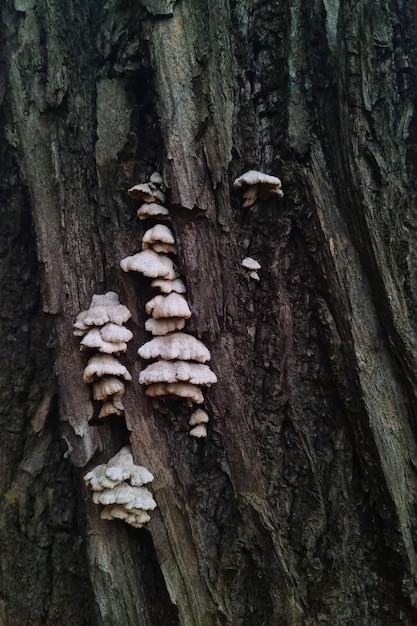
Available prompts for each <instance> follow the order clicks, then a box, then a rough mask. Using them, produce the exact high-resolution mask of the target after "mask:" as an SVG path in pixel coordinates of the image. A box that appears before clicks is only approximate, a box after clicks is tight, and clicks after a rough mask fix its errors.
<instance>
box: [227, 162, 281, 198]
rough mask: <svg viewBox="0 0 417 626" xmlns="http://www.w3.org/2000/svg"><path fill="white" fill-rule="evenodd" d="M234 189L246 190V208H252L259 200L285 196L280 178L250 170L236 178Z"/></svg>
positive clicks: (244, 196) (244, 195)
mask: <svg viewBox="0 0 417 626" xmlns="http://www.w3.org/2000/svg"><path fill="white" fill-rule="evenodd" d="M233 187H234V188H235V189H243V190H244V193H243V198H244V203H243V206H244V207H249V206H252V205H253V204H255V202H256V201H257V200H258V199H260V200H268V198H270V197H271V196H278V197H279V198H282V197H283V196H284V192H283V191H282V189H281V181H280V179H279V178H277V177H276V176H269V175H268V174H263V173H262V172H258V171H256V170H249V171H248V172H245V173H244V174H242V176H239V178H236V180H235V181H234V183H233Z"/></svg>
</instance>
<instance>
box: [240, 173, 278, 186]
mask: <svg viewBox="0 0 417 626" xmlns="http://www.w3.org/2000/svg"><path fill="white" fill-rule="evenodd" d="M259 184H262V185H268V186H271V187H277V188H278V189H280V188H281V181H280V179H279V178H277V177H276V176H270V175H269V174H264V173H263V172H258V171H257V170H249V171H248V172H245V173H244V174H242V176H239V178H236V180H235V181H234V182H233V187H234V189H240V188H241V187H249V186H251V185H259Z"/></svg>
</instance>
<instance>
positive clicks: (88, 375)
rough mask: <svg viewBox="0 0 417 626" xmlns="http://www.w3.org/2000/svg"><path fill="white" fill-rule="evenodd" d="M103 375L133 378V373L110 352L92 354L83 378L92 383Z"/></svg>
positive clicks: (126, 378)
mask: <svg viewBox="0 0 417 626" xmlns="http://www.w3.org/2000/svg"><path fill="white" fill-rule="evenodd" d="M102 376H121V377H122V378H124V379H125V380H132V377H131V375H130V374H129V372H128V371H127V369H126V368H125V366H124V365H122V364H121V363H119V361H118V360H117V359H115V358H114V357H113V356H110V355H109V354H95V355H94V356H92V357H91V358H90V359H89V361H88V364H87V367H86V368H85V370H84V376H83V380H84V382H85V383H91V382H93V380H94V379H95V378H101V377H102Z"/></svg>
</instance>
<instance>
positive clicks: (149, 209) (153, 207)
mask: <svg viewBox="0 0 417 626" xmlns="http://www.w3.org/2000/svg"><path fill="white" fill-rule="evenodd" d="M137 216H138V218H139V219H140V220H147V219H149V218H155V217H158V218H159V219H169V211H168V209H167V208H166V207H164V206H161V205H160V204H157V203H156V202H150V203H145V204H142V205H141V206H140V207H139V208H138V210H137Z"/></svg>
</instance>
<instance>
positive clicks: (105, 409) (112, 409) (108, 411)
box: [98, 398, 124, 419]
mask: <svg viewBox="0 0 417 626" xmlns="http://www.w3.org/2000/svg"><path fill="white" fill-rule="evenodd" d="M119 400H120V398H119ZM121 407H122V408H120V403H117V404H116V403H115V402H114V401H113V398H112V399H111V400H107V402H105V403H104V404H103V405H102V407H101V409H100V413H99V414H98V417H99V419H104V418H105V417H108V416H109V415H123V410H124V407H123V403H122V404H121Z"/></svg>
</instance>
